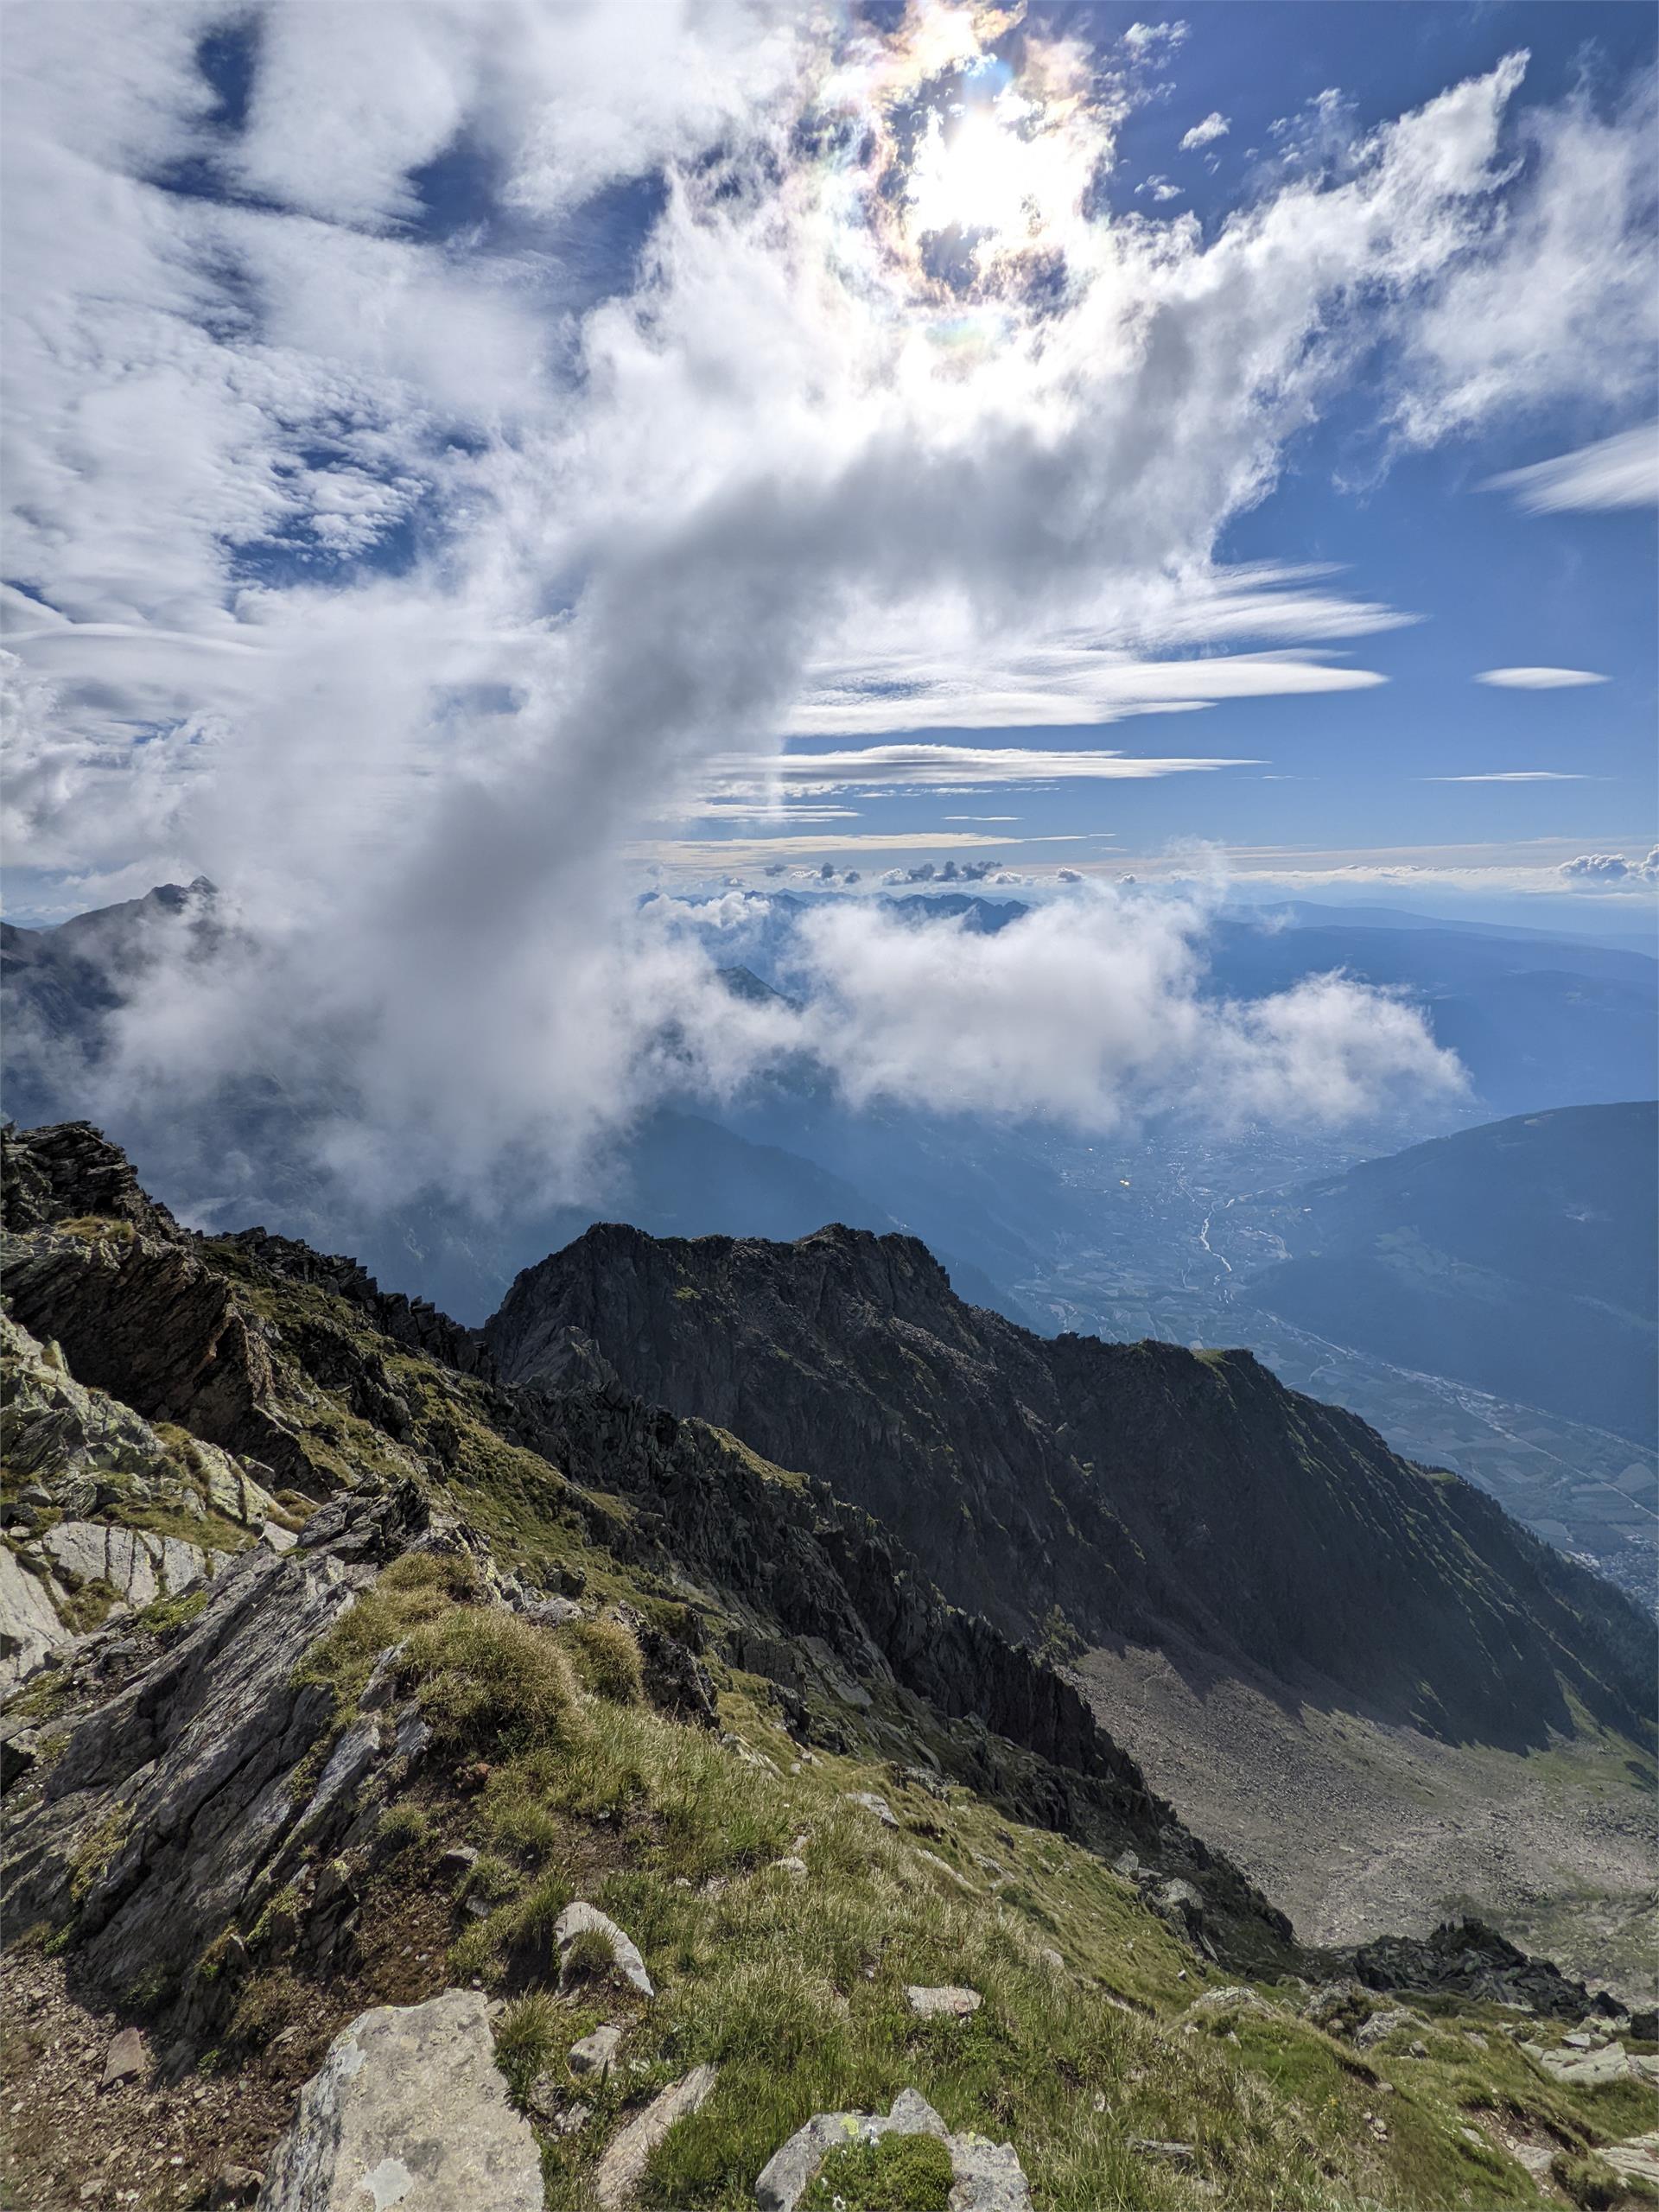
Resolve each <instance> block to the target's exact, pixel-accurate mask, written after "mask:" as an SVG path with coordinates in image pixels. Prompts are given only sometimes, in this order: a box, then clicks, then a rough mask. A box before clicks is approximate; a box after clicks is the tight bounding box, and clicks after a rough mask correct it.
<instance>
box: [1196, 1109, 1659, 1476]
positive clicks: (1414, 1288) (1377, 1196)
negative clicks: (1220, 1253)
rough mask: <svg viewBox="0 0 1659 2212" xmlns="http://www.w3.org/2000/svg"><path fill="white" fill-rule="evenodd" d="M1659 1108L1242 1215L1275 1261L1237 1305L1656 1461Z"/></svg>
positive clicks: (1572, 1117)
mask: <svg viewBox="0 0 1659 2212" xmlns="http://www.w3.org/2000/svg"><path fill="white" fill-rule="evenodd" d="M1656 1161H1659V1106H1656V1105H1654V1104H1652V1103H1625V1104H1621V1105H1608V1106H1578V1107H1567V1108H1561V1109H1557V1110H1555V1111H1554V1112H1552V1113H1543V1114H1529V1115H1522V1116H1516V1117H1515V1118H1513V1119H1510V1120H1508V1121H1503V1122H1491V1123H1488V1124H1486V1125H1485V1126H1484V1127H1482V1128H1475V1129H1463V1130H1459V1132H1458V1133H1457V1135H1453V1136H1449V1137H1442V1138H1440V1139H1438V1140H1436V1141H1433V1142H1431V1143H1428V1144H1421V1145H1414V1146H1413V1147H1411V1149H1410V1150H1409V1151H1407V1152H1402V1153H1398V1154H1395V1155H1394V1156H1393V1157H1392V1158H1390V1159H1387V1160H1368V1161H1366V1162H1365V1163H1364V1164H1363V1166H1357V1167H1355V1168H1352V1169H1351V1170H1350V1171H1349V1172H1348V1173H1345V1174H1342V1175H1336V1176H1329V1177H1326V1178H1325V1179H1322V1180H1321V1181H1319V1182H1317V1183H1310V1184H1307V1185H1303V1186H1301V1187H1300V1188H1297V1189H1294V1190H1291V1191H1288V1192H1284V1193H1283V1194H1281V1197H1279V1198H1276V1199H1274V1200H1270V1201H1267V1202H1262V1201H1257V1202H1256V1203H1255V1205H1246V1206H1243V1207H1241V1208H1236V1209H1235V1215H1236V1217H1237V1218H1236V1219H1235V1221H1234V1222H1233V1223H1231V1224H1230V1228H1231V1229H1232V1230H1234V1232H1235V1233H1236V1231H1237V1230H1238V1229H1239V1228H1240V1227H1247V1228H1252V1227H1253V1228H1254V1229H1255V1230H1256V1231H1257V1232H1258V1234H1259V1236H1260V1237H1261V1238H1262V1241H1264V1242H1268V1243H1274V1244H1276V1245H1277V1246H1278V1248H1279V1249H1280V1250H1281V1252H1282V1254H1283V1257H1282V1258H1281V1259H1280V1260H1279V1261H1277V1262H1276V1263H1275V1264H1273V1265H1271V1266H1268V1267H1266V1268H1262V1270H1261V1271H1260V1272H1259V1273H1258V1274H1255V1275H1253V1276H1251V1277H1250V1278H1249V1279H1248V1280H1247V1281H1246V1282H1245V1283H1244V1285H1243V1290H1242V1292H1241V1296H1243V1298H1245V1299H1248V1300H1254V1301H1255V1302H1256V1303H1258V1304H1260V1305H1262V1306H1265V1307H1267V1308H1268V1310H1269V1311H1271V1312H1273V1313H1279V1314H1281V1315H1283V1316H1284V1318H1285V1319H1287V1320H1290V1321H1294V1322H1295V1323H1296V1324H1298V1325H1300V1326H1302V1327H1306V1328H1308V1329H1312V1330H1314V1331H1317V1332H1318V1333H1319V1334H1320V1335H1321V1336H1324V1337H1326V1338H1331V1339H1332V1341H1334V1342H1336V1343H1338V1344H1349V1345H1352V1346H1353V1347H1354V1348H1355V1349H1356V1350H1357V1351H1365V1352H1369V1353H1371V1354H1374V1355H1375V1356H1376V1357H1379V1358H1383V1359H1386V1360H1389V1361H1391V1362H1392V1363H1395V1365H1397V1366H1402V1367H1410V1368H1421V1369H1423V1370H1427V1371H1428V1372H1430V1373H1433V1374H1437V1375H1445V1376H1452V1377H1454V1378H1455V1379H1457V1380H1459V1381H1462V1382H1466V1383H1472V1384H1474V1385H1475V1387H1476V1388H1477V1389H1482V1390H1488V1391H1491V1392H1492V1393H1493V1394H1494V1395H1497V1396H1499V1397H1504V1398H1510V1399H1516V1400H1519V1401H1520V1402H1522V1403H1523V1404H1532V1405H1538V1406H1542V1407H1543V1408H1546V1409H1547V1410H1548V1411H1551V1412H1554V1413H1559V1414H1565V1415H1566V1416H1567V1418H1568V1419H1569V1420H1573V1421H1590V1422H1593V1423H1595V1424H1597V1425H1599V1426H1600V1427H1610V1428H1614V1429H1617V1430H1618V1431H1620V1432H1621V1433H1624V1434H1626V1435H1629V1436H1630V1437H1633V1438H1635V1439H1636V1440H1638V1441H1640V1442H1643V1443H1646V1444H1648V1445H1649V1446H1650V1445H1651V1444H1652V1443H1653V1442H1654V1440H1655V1438H1656V1432H1659V1256H1656V1251H1655V1242H1654V1223H1655V1220H1656V1209H1659V1174H1656Z"/></svg>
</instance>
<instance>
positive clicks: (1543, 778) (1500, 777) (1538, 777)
mask: <svg viewBox="0 0 1659 2212" xmlns="http://www.w3.org/2000/svg"><path fill="white" fill-rule="evenodd" d="M1588 780H1589V779H1588V778H1587V777H1586V776H1583V775H1580V774H1578V773H1577V772H1574V771H1573V770H1572V769H1569V768H1486V769H1483V770H1482V771H1481V772H1479V773H1478V775H1471V776H1425V777H1424V778H1423V781H1424V782H1425V783H1426V784H1582V783H1586V782H1588Z"/></svg>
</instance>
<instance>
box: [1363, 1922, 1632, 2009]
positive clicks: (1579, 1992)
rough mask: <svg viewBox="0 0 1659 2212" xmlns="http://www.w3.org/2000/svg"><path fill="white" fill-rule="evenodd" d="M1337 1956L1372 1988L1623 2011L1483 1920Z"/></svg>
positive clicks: (1454, 1924) (1446, 1925)
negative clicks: (1519, 1946)
mask: <svg viewBox="0 0 1659 2212" xmlns="http://www.w3.org/2000/svg"><path fill="white" fill-rule="evenodd" d="M1337 1956H1338V1959H1339V1960H1340V1961H1342V1962H1343V1963H1344V1964H1345V1965H1346V1966H1347V1967H1348V1970H1349V1971H1350V1972H1351V1973H1352V1974H1353V1975H1354V1976H1355V1978H1356V1980H1358V1981H1360V1982H1363V1984H1364V1985H1365V1986H1366V1987H1367V1988H1369V1989H1386V1990H1391V1991H1399V1992H1403V1993H1406V1994H1408V1995H1417V1996H1424V1997H1434V1996H1454V1997H1466V1998H1474V1999H1480V2000H1483V2001H1484V2002H1487V2003H1490V2004H1493V2005H1516V2006H1519V2007H1520V2008H1522V2010H1523V2011H1527V2012H1538V2013H1541V2014H1543V2015H1545V2016H1546V2017H1548V2018H1554V2019H1558V2020H1579V2019H1582V2018H1584V2016H1585V2015H1586V2013H1595V2012H1599V2013H1602V2014H1603V2015H1605V2017H1606V2018H1612V2017H1614V2016H1615V2015H1616V2014H1617V2013H1618V2010H1619V2007H1618V2004H1617V2003H1616V2002H1615V2001H1614V1999H1612V1998H1611V1997H1609V1996H1606V1995H1605V1994H1602V1995H1598V1996H1592V1994H1591V1993H1590V1992H1589V1990H1588V1989H1586V1987H1585V1985H1584V1984H1583V1983H1582V1982H1581V1981H1574V1980H1573V1978H1572V1977H1571V1976H1570V1975H1568V1974H1562V1973H1561V1971H1560V1968H1559V1967H1555V1966H1553V1965H1552V1964H1551V1963H1550V1961H1548V1959H1534V1958H1529V1957H1528V1955H1527V1954H1526V1953H1525V1952H1524V1951H1522V1950H1520V1949H1518V1948H1516V1945H1515V1944H1513V1943H1511V1942H1509V1941H1508V1940H1507V1939H1506V1938H1505V1937H1504V1936H1500V1935H1499V1934H1498V1932H1497V1929H1495V1928H1489V1927H1488V1926H1487V1925H1486V1923H1484V1921H1481V1920H1457V1921H1451V1920H1448V1921H1443V1922H1442V1923H1440V1926H1439V1927H1438V1928H1437V1929H1435V1930H1434V1932H1433V1935H1432V1936H1380V1937H1378V1939H1377V1940H1376V1942H1372V1943H1363V1944H1361V1945H1360V1946H1359V1948H1357V1949H1356V1950H1353V1951H1349V1952H1343V1953H1340V1954H1338V1955H1337Z"/></svg>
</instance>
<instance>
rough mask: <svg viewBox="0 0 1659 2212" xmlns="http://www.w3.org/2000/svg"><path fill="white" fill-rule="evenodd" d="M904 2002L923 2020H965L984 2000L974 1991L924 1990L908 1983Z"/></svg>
mask: <svg viewBox="0 0 1659 2212" xmlns="http://www.w3.org/2000/svg"><path fill="white" fill-rule="evenodd" d="M905 2002H906V2004H907V2005H909V2007H910V2009H911V2011H912V2012H914V2013H916V2014H918V2016H919V2017H920V2018H922V2019H924V2020H965V2019H967V2018H969V2017H970V2015H971V2014H973V2013H975V2012H978V2010H979V2008H980V2006H981V2005H982V2003H983V2002H984V1999H982V1997H981V1995H980V1993H979V1992H978V1991H977V1990H976V1989H958V1988H956V1987H953V1986H949V1985H947V1986H945V1987H944V1988H942V1989H924V1988H921V1987H919V1986H918V1985H917V1984H916V1983H914V1982H911V1983H908V1984H907V1985H906V1989H905Z"/></svg>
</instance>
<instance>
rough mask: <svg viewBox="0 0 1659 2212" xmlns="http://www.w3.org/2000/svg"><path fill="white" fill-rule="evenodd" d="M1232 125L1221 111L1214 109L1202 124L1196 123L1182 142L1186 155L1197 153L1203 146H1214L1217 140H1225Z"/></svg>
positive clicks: (1182, 148)
mask: <svg viewBox="0 0 1659 2212" xmlns="http://www.w3.org/2000/svg"><path fill="white" fill-rule="evenodd" d="M1231 128H1232V125H1231V124H1230V123H1229V121H1228V119H1227V118H1226V117H1225V116H1224V115H1223V114H1222V113H1221V111H1220V110H1219V109H1217V108H1212V109H1211V111H1210V113H1209V114H1208V115H1206V116H1205V118H1204V120H1203V122H1202V123H1195V124H1193V126H1192V129H1191V130H1189V131H1188V132H1187V133H1186V135H1185V137H1184V138H1183V139H1182V140H1181V151H1182V152H1183V153H1184V154H1192V153H1196V152H1197V151H1198V148H1199V147H1201V146H1213V145H1214V144H1215V143H1216V141H1217V138H1224V137H1226V136H1227V133H1228V131H1229V130H1231Z"/></svg>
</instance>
